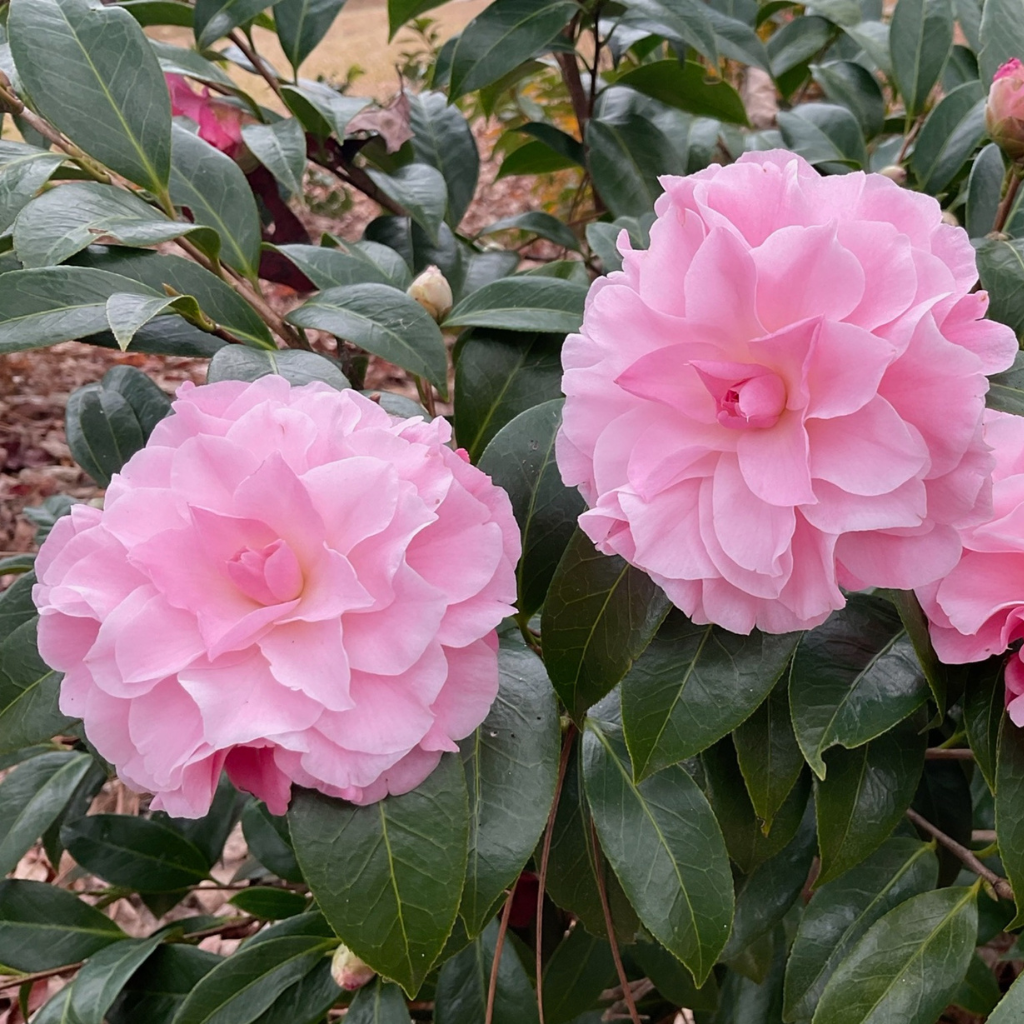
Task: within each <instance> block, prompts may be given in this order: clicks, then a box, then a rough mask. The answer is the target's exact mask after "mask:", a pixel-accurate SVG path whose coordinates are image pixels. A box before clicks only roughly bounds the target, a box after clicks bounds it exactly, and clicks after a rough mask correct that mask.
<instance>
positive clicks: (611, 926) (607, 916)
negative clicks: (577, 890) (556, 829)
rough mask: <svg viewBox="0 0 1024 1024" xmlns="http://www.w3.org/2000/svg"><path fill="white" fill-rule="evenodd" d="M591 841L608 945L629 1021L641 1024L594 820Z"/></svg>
mask: <svg viewBox="0 0 1024 1024" xmlns="http://www.w3.org/2000/svg"><path fill="white" fill-rule="evenodd" d="M590 841H591V843H592V844H593V847H594V874H595V875H596V876H597V891H598V894H599V895H600V897H601V909H602V910H603V911H604V926H605V928H607V929H608V943H609V945H610V946H611V947H612V959H613V960H614V961H615V971H616V973H617V974H618V976H619V983H620V984H621V985H622V998H623V999H625V1000H626V1007H627V1008H628V1009H629V1019H630V1020H631V1021H632V1022H633V1024H640V1014H639V1013H637V1009H636V1003H635V1002H634V1001H633V990H632V989H631V988H630V985H629V978H627V977H626V969H625V967H623V966H622V954H621V953H620V952H619V943H618V940H617V939H616V938H615V922H614V921H613V920H612V908H611V905H610V904H609V903H608V888H607V886H606V885H605V883H604V868H603V866H602V864H601V846H600V844H599V843H598V841H597V827H596V826H595V825H594V822H593V820H591V822H590Z"/></svg>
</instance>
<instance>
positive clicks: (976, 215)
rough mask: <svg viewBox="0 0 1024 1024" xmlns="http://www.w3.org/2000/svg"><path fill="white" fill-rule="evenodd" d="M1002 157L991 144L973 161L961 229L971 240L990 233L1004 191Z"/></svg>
mask: <svg viewBox="0 0 1024 1024" xmlns="http://www.w3.org/2000/svg"><path fill="white" fill-rule="evenodd" d="M1005 175H1006V172H1005V170H1004V169H1003V154H1002V151H1001V150H1000V149H999V147H998V146H997V145H996V144H995V143H994V142H990V143H989V144H988V145H987V146H986V147H985V148H984V149H983V150H982V151H981V152H980V153H979V154H978V155H977V156H976V157H975V158H974V163H973V165H972V166H971V176H970V178H969V179H968V181H967V216H966V220H965V222H964V227H965V228H966V229H967V234H968V235H970V236H971V238H984V237H985V235H987V234H988V233H989V232H990V231H991V230H992V225H993V224H994V223H995V220H996V213H997V212H998V210H999V200H1000V194H1001V192H1002V188H1003V178H1004V177H1005Z"/></svg>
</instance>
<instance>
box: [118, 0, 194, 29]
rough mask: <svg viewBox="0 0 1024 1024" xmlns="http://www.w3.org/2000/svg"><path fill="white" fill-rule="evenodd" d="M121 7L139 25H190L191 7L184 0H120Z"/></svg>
mask: <svg viewBox="0 0 1024 1024" xmlns="http://www.w3.org/2000/svg"><path fill="white" fill-rule="evenodd" d="M118 6H119V7H123V8H124V9H125V10H126V11H127V12H128V13H129V14H130V15H131V16H132V17H133V18H134V19H135V20H136V21H137V22H138V23H139V24H140V25H142V26H144V27H148V26H149V25H178V26H180V27H181V28H191V27H192V8H191V6H190V5H189V4H187V3H186V2H185V0H120V2H119V4H118Z"/></svg>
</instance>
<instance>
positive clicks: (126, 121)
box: [8, 0, 171, 195]
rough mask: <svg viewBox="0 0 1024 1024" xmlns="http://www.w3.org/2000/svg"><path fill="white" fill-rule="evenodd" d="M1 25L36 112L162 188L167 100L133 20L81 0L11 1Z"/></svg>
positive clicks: (103, 158) (136, 177) (131, 176)
mask: <svg viewBox="0 0 1024 1024" xmlns="http://www.w3.org/2000/svg"><path fill="white" fill-rule="evenodd" d="M8 31H9V34H10V46H11V55H12V56H13V58H14V63H15V64H16V65H17V69H18V76H19V77H20V79H21V82H22V84H23V85H24V87H25V88H26V89H27V91H28V94H29V96H31V98H32V102H33V104H34V105H35V107H36V109H37V110H38V111H39V113H40V114H42V115H43V117H45V118H46V119H47V120H48V121H49V122H50V123H51V124H53V125H54V126H55V127H56V128H57V129H59V130H60V131H62V132H63V133H64V134H65V135H67V137H68V138H69V139H71V141H72V142H74V143H76V144H77V145H78V146H80V147H81V148H82V149H83V150H84V151H85V152H86V153H88V154H89V155H90V156H93V157H95V158H96V159H97V160H99V161H100V162H101V163H103V164H106V165H107V166H108V167H110V168H111V169H112V170H114V171H116V172H117V173H118V174H121V175H123V176H124V177H126V178H127V179H128V180H129V181H133V182H135V184H137V185H141V186H143V187H144V188H147V189H149V190H150V191H151V192H154V193H156V194H157V195H160V194H162V193H166V190H167V182H168V174H169V173H170V166H171V135H170V131H171V103H170V97H169V96H168V94H167V86H166V84H165V83H164V76H163V73H162V72H161V70H160V65H159V63H158V62H157V59H156V55H155V54H154V53H153V50H152V49H151V48H150V45H149V42H148V40H147V39H146V37H145V35H144V34H143V32H142V29H141V28H140V27H139V24H138V22H137V21H135V19H134V18H132V17H131V15H129V14H128V13H127V12H126V11H122V10H118V9H117V8H116V7H96V6H94V5H93V4H91V3H90V2H89V0H14V2H13V3H12V4H11V12H10V16H9V19H8Z"/></svg>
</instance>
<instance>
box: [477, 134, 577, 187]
mask: <svg viewBox="0 0 1024 1024" xmlns="http://www.w3.org/2000/svg"><path fill="white" fill-rule="evenodd" d="M577 166H578V162H577V161H576V160H574V159H573V158H572V157H569V156H566V155H565V154H564V153H559V152H557V151H556V150H554V149H552V148H551V147H550V146H549V145H548V144H547V143H546V142H541V141H540V140H539V139H534V140H532V141H531V142H526V143H524V144H523V145H522V146H519V147H518V148H517V149H514V150H512V152H511V153H509V154H508V155H507V156H505V157H504V158H503V159H502V161H501V167H499V168H498V175H497V176H498V178H499V179H501V178H508V177H511V176H512V175H515V174H551V173H553V172H554V171H564V170H567V169H568V168H570V167H577Z"/></svg>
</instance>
